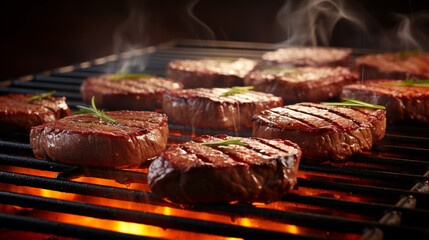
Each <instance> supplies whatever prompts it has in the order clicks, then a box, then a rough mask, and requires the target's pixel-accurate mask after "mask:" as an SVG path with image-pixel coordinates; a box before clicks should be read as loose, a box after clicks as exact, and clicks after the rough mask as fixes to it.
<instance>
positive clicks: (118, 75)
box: [108, 73, 153, 81]
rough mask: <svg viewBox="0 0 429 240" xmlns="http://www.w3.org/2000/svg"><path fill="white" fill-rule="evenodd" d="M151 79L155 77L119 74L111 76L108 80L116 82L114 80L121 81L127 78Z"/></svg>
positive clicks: (139, 74)
mask: <svg viewBox="0 0 429 240" xmlns="http://www.w3.org/2000/svg"><path fill="white" fill-rule="evenodd" d="M149 77H153V75H150V74H144V73H117V74H115V75H112V76H110V77H109V78H108V80H109V81H114V80H120V79H125V78H149Z"/></svg>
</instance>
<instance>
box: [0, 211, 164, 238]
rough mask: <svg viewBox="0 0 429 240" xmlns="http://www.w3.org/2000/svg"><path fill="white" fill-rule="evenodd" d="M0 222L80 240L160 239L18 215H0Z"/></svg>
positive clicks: (4, 224) (5, 225)
mask: <svg viewBox="0 0 429 240" xmlns="http://www.w3.org/2000/svg"><path fill="white" fill-rule="evenodd" d="M0 221H1V222H2V226H3V227H7V228H10V229H16V230H25V231H32V232H39V233H48V234H56V235H59V236H66V237H77V238H81V239H112V240H117V239H124V240H125V239H127V240H142V239H148V240H149V239H153V240H155V239H160V238H151V237H144V236H134V235H131V234H124V233H118V232H114V231H108V230H101V229H96V228H91V227H83V226H78V225H73V224H67V223H61V222H54V221H48V220H43V219H38V218H32V217H25V216H20V215H12V214H7V213H0Z"/></svg>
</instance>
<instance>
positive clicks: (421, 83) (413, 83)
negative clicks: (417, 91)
mask: <svg viewBox="0 0 429 240" xmlns="http://www.w3.org/2000/svg"><path fill="white" fill-rule="evenodd" d="M383 85H389V86H407V87H429V80H414V79H410V78H407V79H405V80H404V81H398V82H385V83H383Z"/></svg>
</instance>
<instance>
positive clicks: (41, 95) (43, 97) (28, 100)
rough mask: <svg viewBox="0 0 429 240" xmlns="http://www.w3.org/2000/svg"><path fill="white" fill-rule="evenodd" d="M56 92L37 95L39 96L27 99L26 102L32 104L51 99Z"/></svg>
mask: <svg viewBox="0 0 429 240" xmlns="http://www.w3.org/2000/svg"><path fill="white" fill-rule="evenodd" d="M56 92H57V91H55V90H54V91H50V92H48V93H42V94H37V95H34V96H32V97H29V98H27V99H25V101H27V102H32V101H36V100H42V99H49V98H51V97H52V95H53V94H54V93H56Z"/></svg>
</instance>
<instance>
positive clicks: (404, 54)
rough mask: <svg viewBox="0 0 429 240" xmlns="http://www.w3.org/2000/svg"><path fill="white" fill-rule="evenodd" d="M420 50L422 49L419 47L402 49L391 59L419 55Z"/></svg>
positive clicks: (402, 58) (395, 59) (403, 58)
mask: <svg viewBox="0 0 429 240" xmlns="http://www.w3.org/2000/svg"><path fill="white" fill-rule="evenodd" d="M421 52H422V51H421V50H420V49H415V50H413V51H402V52H399V53H398V55H397V56H395V57H393V58H392V61H397V60H405V59H407V58H409V57H412V56H416V55H419V54H420V53H421Z"/></svg>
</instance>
